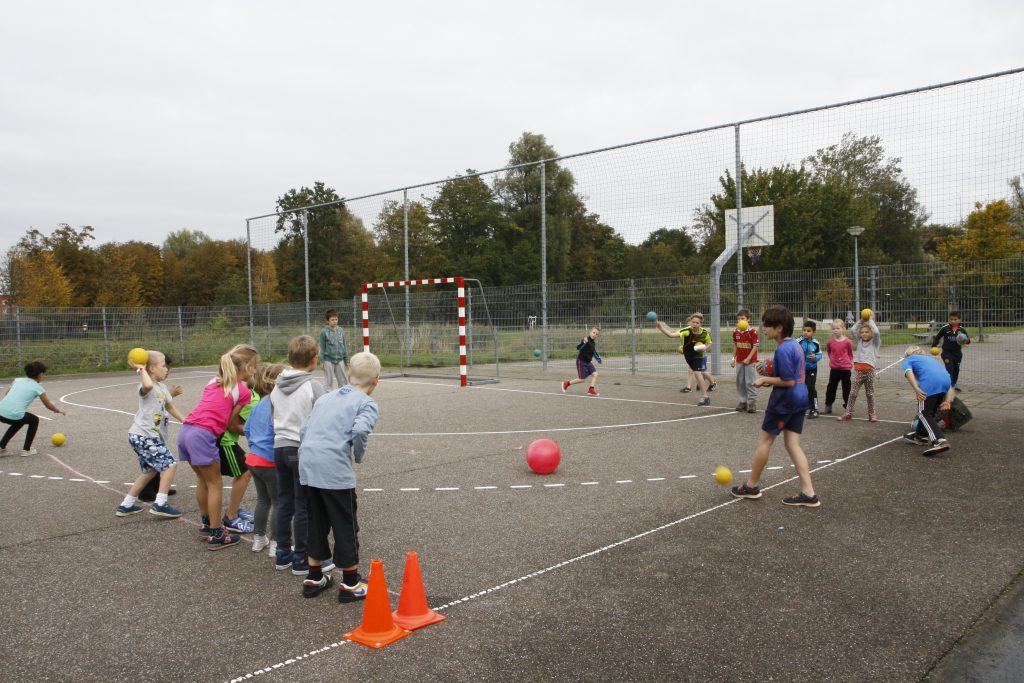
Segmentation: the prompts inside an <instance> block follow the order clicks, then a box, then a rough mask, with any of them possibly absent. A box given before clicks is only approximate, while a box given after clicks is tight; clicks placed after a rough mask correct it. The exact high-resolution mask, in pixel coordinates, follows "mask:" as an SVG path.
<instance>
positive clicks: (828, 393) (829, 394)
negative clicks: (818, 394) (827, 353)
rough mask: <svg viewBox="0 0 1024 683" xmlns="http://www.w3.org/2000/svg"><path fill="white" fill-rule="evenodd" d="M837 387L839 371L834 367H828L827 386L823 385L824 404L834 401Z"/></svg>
mask: <svg viewBox="0 0 1024 683" xmlns="http://www.w3.org/2000/svg"><path fill="white" fill-rule="evenodd" d="M838 388H839V372H838V371H837V370H836V369H835V368H829V371H828V386H826V387H825V406H826V407H827V406H830V405H832V404H833V403H835V402H836V389H838Z"/></svg>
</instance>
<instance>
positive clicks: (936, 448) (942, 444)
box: [921, 439, 949, 457]
mask: <svg viewBox="0 0 1024 683" xmlns="http://www.w3.org/2000/svg"><path fill="white" fill-rule="evenodd" d="M948 450H949V442H948V441H946V440H945V439H936V440H935V441H933V442H932V447H931V448H926V449H924V453H922V454H921V455H925V456H928V457H931V456H933V455H938V454H939V453H945V452H946V451H948Z"/></svg>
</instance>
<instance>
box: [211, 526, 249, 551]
mask: <svg viewBox="0 0 1024 683" xmlns="http://www.w3.org/2000/svg"><path fill="white" fill-rule="evenodd" d="M240 540H242V539H241V538H240V537H239V536H238V534H229V533H228V532H227V530H226V529H225V528H224V527H221V528H220V529H214V530H213V533H212V534H210V536H209V537H208V538H207V539H206V549H207V550H223V549H224V548H227V547H228V546H232V545H235V544H236V543H238V542H239V541H240Z"/></svg>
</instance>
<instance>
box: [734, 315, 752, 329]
mask: <svg viewBox="0 0 1024 683" xmlns="http://www.w3.org/2000/svg"><path fill="white" fill-rule="evenodd" d="M748 327H750V323H748V322H747V319H746V318H740V321H739V322H738V323H736V329H737V330H739V331H740V332H745V331H746V329H747V328H748Z"/></svg>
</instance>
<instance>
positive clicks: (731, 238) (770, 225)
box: [725, 204, 775, 249]
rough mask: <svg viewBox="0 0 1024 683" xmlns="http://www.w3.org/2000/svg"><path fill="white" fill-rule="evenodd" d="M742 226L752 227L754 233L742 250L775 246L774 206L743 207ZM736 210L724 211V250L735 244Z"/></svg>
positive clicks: (745, 242)
mask: <svg viewBox="0 0 1024 683" xmlns="http://www.w3.org/2000/svg"><path fill="white" fill-rule="evenodd" d="M742 211H743V216H742V220H743V226H744V227H746V226H747V225H752V226H753V227H754V232H753V233H752V234H751V235H750V236H749V237H747V239H746V240H745V241H744V242H743V247H744V248H749V247H770V246H771V245H773V244H775V206H774V205H772V204H768V205H766V206H744V207H743V209H742ZM737 232H738V231H737V229H736V209H726V211H725V248H726V249H728V248H729V247H731V246H733V245H735V244H736V238H737Z"/></svg>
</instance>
